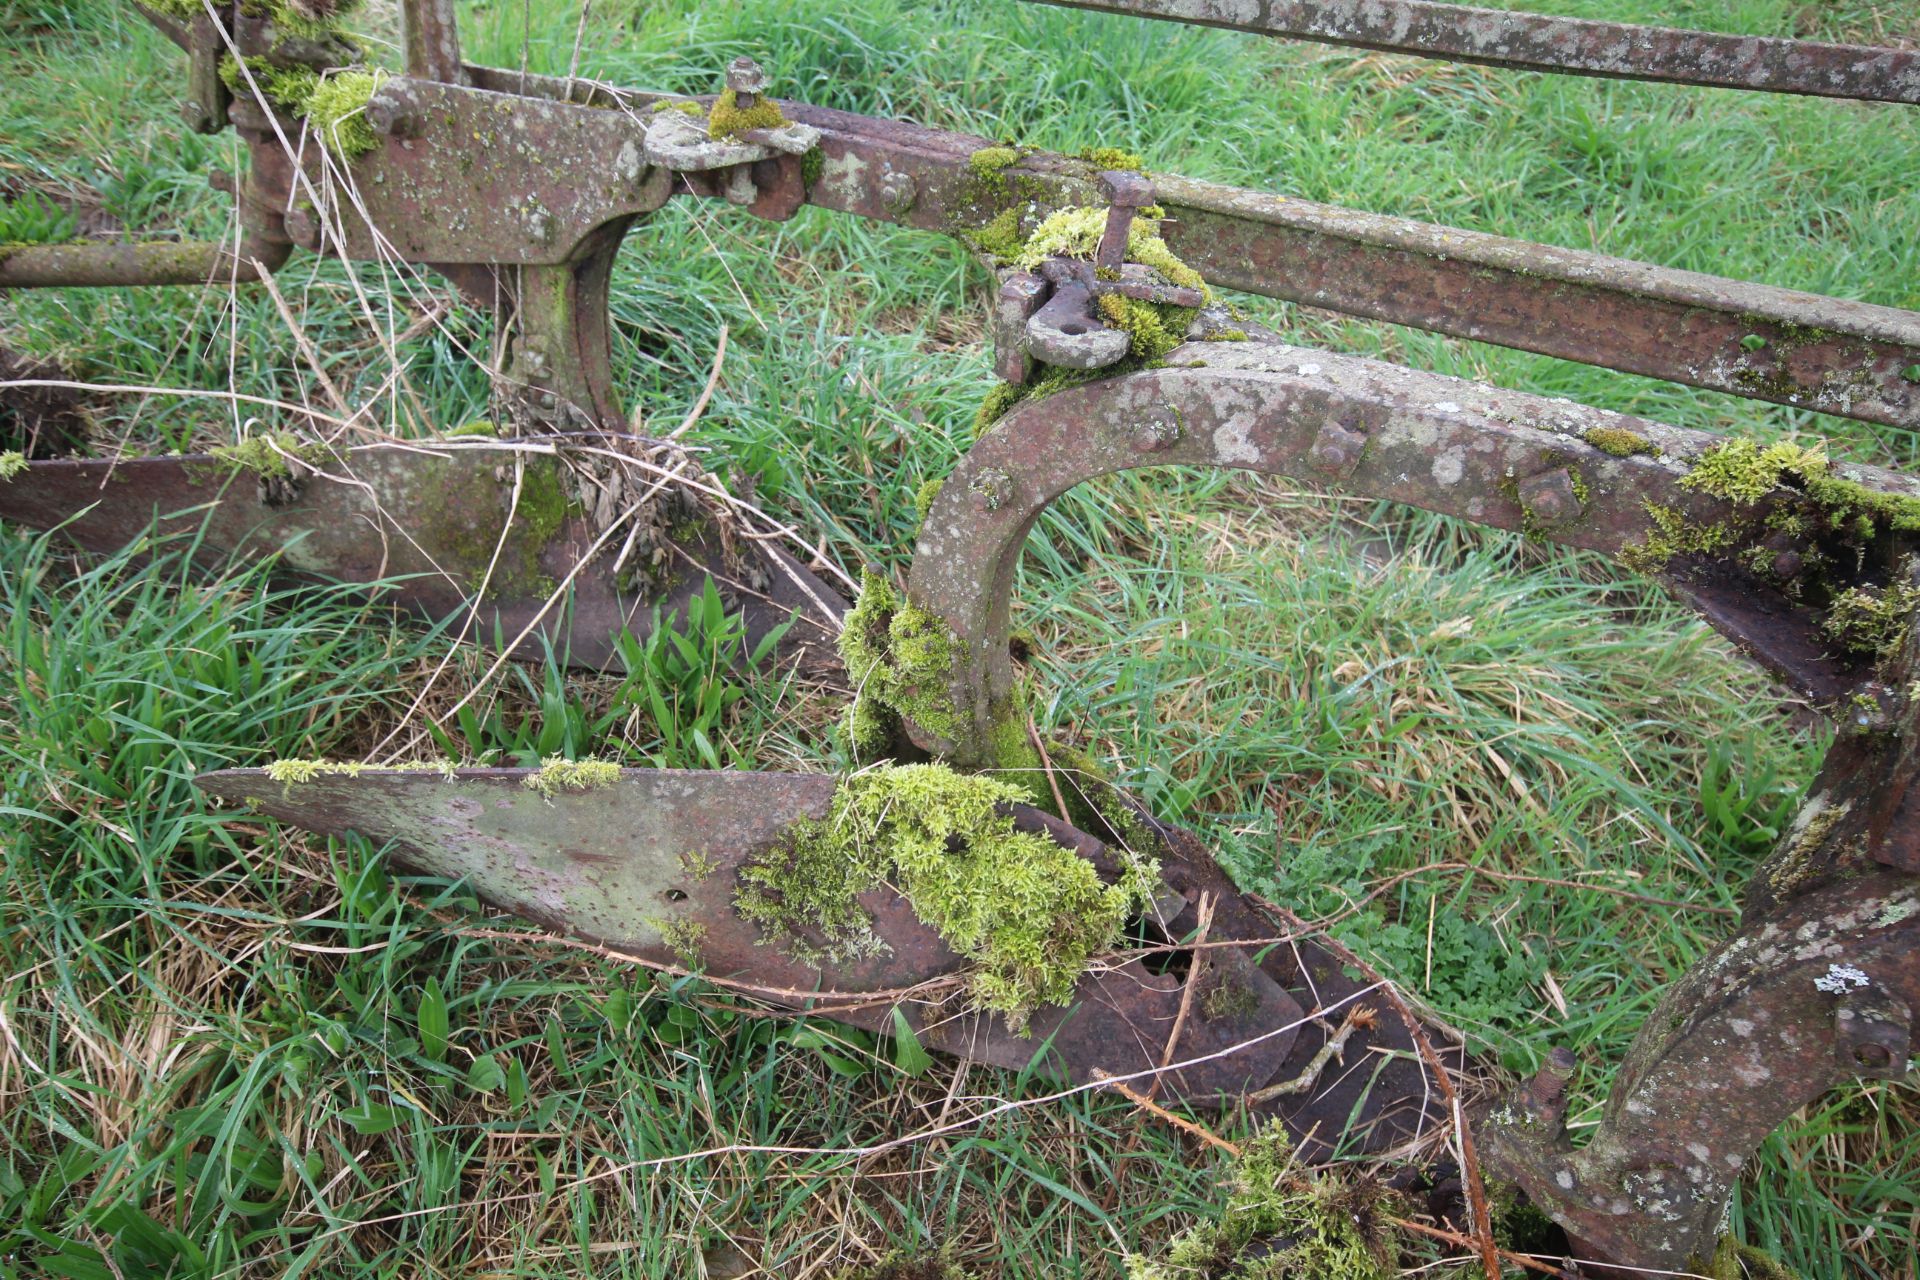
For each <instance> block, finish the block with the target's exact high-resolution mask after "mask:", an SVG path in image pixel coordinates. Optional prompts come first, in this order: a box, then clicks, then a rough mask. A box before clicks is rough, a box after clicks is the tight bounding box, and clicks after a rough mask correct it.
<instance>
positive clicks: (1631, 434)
mask: <svg viewBox="0 0 1920 1280" xmlns="http://www.w3.org/2000/svg"><path fill="white" fill-rule="evenodd" d="M1580 438H1581V439H1582V440H1585V441H1586V442H1587V443H1588V444H1590V445H1592V446H1593V447H1594V448H1596V449H1598V450H1600V452H1602V453H1606V454H1611V455H1613V456H1614V457H1616V458H1631V457H1633V456H1634V455H1635V454H1636V453H1644V454H1647V455H1649V456H1651V457H1655V458H1657V457H1659V456H1660V446H1659V445H1657V444H1655V443H1654V442H1653V441H1651V440H1649V439H1647V438H1646V437H1645V436H1643V435H1641V434H1640V433H1639V432H1638V431H1632V430H1629V429H1628V428H1626V427H1589V428H1587V430H1586V433H1585V434H1584V435H1582V436H1581V437H1580Z"/></svg>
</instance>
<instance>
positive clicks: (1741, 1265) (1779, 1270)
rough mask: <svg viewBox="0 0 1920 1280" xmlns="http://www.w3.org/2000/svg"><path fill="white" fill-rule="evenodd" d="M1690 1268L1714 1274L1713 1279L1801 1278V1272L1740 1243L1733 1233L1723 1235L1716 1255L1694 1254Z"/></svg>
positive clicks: (1765, 1253) (1750, 1246) (1759, 1250)
mask: <svg viewBox="0 0 1920 1280" xmlns="http://www.w3.org/2000/svg"><path fill="white" fill-rule="evenodd" d="M1687 1270H1688V1271H1693V1272H1698V1273H1699V1274H1700V1275H1703V1276H1711V1277H1713V1280H1800V1273H1799V1272H1797V1271H1795V1270H1794V1269H1793V1268H1792V1267H1789V1266H1788V1265H1787V1264H1786V1263H1784V1262H1781V1261H1780V1260H1779V1259H1778V1258H1775V1257H1774V1256H1773V1255H1772V1254H1770V1253H1767V1252H1766V1251H1764V1250H1761V1249H1756V1248H1754V1247H1753V1246H1752V1245H1748V1244H1741V1243H1740V1242H1739V1241H1738V1240H1735V1239H1734V1238H1733V1237H1732V1236H1731V1235H1725V1236H1722V1237H1720V1245H1719V1247H1718V1248H1716V1249H1715V1250H1714V1251H1713V1259H1712V1261H1710V1262H1706V1263H1702V1262H1701V1261H1700V1260H1699V1259H1698V1258H1694V1259H1693V1260H1692V1261H1690V1262H1688V1263H1687Z"/></svg>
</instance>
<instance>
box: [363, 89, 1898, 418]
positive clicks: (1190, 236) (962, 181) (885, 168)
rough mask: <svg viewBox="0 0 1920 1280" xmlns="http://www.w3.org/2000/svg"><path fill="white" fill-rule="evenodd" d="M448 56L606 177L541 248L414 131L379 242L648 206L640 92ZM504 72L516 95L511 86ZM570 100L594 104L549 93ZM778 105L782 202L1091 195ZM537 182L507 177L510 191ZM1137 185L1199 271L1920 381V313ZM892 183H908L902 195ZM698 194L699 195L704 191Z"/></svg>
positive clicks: (381, 173) (1781, 380)
mask: <svg viewBox="0 0 1920 1280" xmlns="http://www.w3.org/2000/svg"><path fill="white" fill-rule="evenodd" d="M468 70H469V73H470V78H471V79H472V81H473V83H474V84H475V86H476V87H477V88H478V89H480V90H484V91H485V93H484V94H481V95H477V96H475V97H471V98H464V99H458V95H459V94H460V93H461V91H459V90H450V89H444V88H436V89H434V90H433V93H434V95H435V101H441V100H442V98H443V97H444V98H445V99H446V100H449V101H452V100H456V99H457V100H460V101H463V102H464V103H465V104H466V105H465V106H464V107H463V111H464V112H465V114H464V115H463V116H462V117H461V118H462V119H468V117H471V122H473V123H476V124H484V125H485V127H486V129H487V130H488V132H489V136H504V135H503V134H502V133H501V132H500V131H501V130H503V129H506V128H508V127H509V126H507V125H505V124H504V123H503V121H504V120H505V119H506V117H508V116H510V115H511V114H512V113H513V112H514V111H515V110H516V109H518V108H521V107H532V108H533V109H535V110H536V111H544V112H545V113H546V114H545V115H544V116H542V117H541V118H542V119H545V118H547V117H551V119H552V121H553V122H554V123H552V124H551V125H550V126H548V125H541V126H540V127H539V128H537V129H535V128H533V127H532V126H529V128H528V132H527V133H526V135H525V136H526V138H528V139H530V140H534V141H537V140H538V139H539V138H541V137H544V136H545V131H546V130H547V129H548V128H549V127H551V128H552V129H553V130H557V131H561V132H564V133H566V135H567V136H568V137H569V138H571V139H572V141H570V142H569V143H568V144H567V148H568V150H567V154H569V155H573V154H574V151H575V150H577V151H578V153H579V156H580V163H582V164H591V165H593V166H595V167H594V168H593V169H590V170H588V171H589V172H599V173H602V174H608V173H612V174H614V175H615V176H614V177H610V178H606V177H603V178H602V179H601V180H596V181H591V182H586V183H579V184H577V185H576V188H575V189H573V190H571V191H569V192H564V193H561V192H548V193H547V194H545V195H542V196H540V197H539V202H540V207H541V208H546V209H549V210H550V211H551V212H552V213H553V214H554V217H555V223H554V227H555V230H554V244H553V245H552V246H548V247H546V248H545V249H542V248H541V247H540V246H539V245H538V244H537V243H536V241H535V238H534V237H533V236H532V235H531V234H530V232H529V224H527V223H526V221H525V210H526V209H528V208H530V207H531V206H529V205H528V204H526V203H525V202H522V203H521V204H519V205H517V206H516V205H514V204H513V203H512V201H513V200H514V199H516V198H517V193H515V192H512V191H510V190H508V188H510V187H512V186H513V175H514V174H515V172H516V171H515V170H514V169H513V168H511V167H508V166H507V165H506V162H505V161H504V160H501V161H497V162H493V163H497V164H499V165H500V166H501V172H502V175H503V176H502V177H501V178H500V179H499V180H498V181H497V182H494V183H492V184H490V185H489V184H487V183H483V184H482V187H483V190H481V191H480V192H479V194H478V195H473V194H466V193H463V191H462V189H461V187H460V185H459V183H458V182H457V181H456V177H457V174H458V172H459V170H460V168H461V167H462V165H465V164H467V163H469V162H468V161H467V160H466V159H465V158H464V155H465V153H464V152H460V151H455V152H454V153H453V154H449V155H425V154H416V152H418V151H420V150H421V149H422V148H423V147H424V144H423V143H419V142H416V143H414V144H412V145H413V146H414V148H415V150H414V151H408V150H406V148H405V147H404V146H402V145H400V144H395V143H392V142H389V144H388V145H387V147H386V148H385V149H384V150H383V151H382V152H381V153H379V154H378V155H377V156H375V157H370V158H368V159H367V160H364V161H362V162H361V168H360V170H359V171H360V172H363V173H364V174H365V175H366V176H365V177H363V178H362V180H361V184H360V185H361V188H362V190H367V189H369V188H371V187H376V186H377V187H380V188H382V194H381V196H380V201H379V203H380V207H381V209H382V210H383V212H381V213H380V214H378V215H377V216H376V218H375V221H376V224H377V225H379V226H380V227H381V228H382V229H383V231H384V230H386V229H387V224H388V223H389V222H390V221H392V220H393V219H394V218H395V217H398V218H400V219H401V222H400V224H399V225H397V226H395V227H394V228H393V231H392V233H391V234H394V235H397V236H398V237H399V238H400V240H401V242H405V241H406V240H407V238H408V237H410V236H415V235H420V236H427V235H431V236H432V237H433V238H434V239H435V241H436V243H435V246H434V248H435V249H436V251H437V252H438V257H436V258H434V259H433V260H436V261H449V262H451V261H482V260H499V261H557V260H559V259H560V258H561V257H562V256H564V255H563V251H562V249H561V248H560V247H559V246H564V245H566V244H570V243H573V241H572V240H570V239H569V237H570V236H572V235H574V234H584V229H585V228H586V227H589V226H593V225H598V224H599V223H601V222H610V221H613V220H616V219H619V218H623V217H627V216H631V215H636V214H639V213H643V212H646V211H647V210H648V209H650V208H652V207H656V206H654V205H653V204H652V201H653V199H654V196H653V195H652V193H651V189H650V188H649V189H648V190H647V192H646V193H645V194H642V193H641V192H640V191H639V190H630V189H629V185H630V184H627V179H626V178H624V177H619V176H618V175H619V174H624V173H626V172H628V171H627V170H624V169H619V168H618V166H617V165H616V164H615V161H616V160H617V158H618V157H620V156H622V155H625V154H627V148H628V147H629V145H630V146H631V147H632V148H633V150H632V154H633V155H634V156H636V157H639V156H644V154H645V153H644V145H645V137H646V117H647V115H648V114H649V112H648V108H650V107H651V105H652V104H653V103H655V102H657V101H660V100H661V98H660V96H659V95H653V94H644V93H627V92H624V91H616V90H612V89H610V88H608V87H606V86H586V85H584V84H575V85H574V86H573V87H572V89H571V90H569V89H568V88H567V85H566V83H565V82H564V81H563V80H561V79H559V78H556V77H539V76H527V77H521V76H520V75H518V74H517V73H514V72H506V71H498V70H489V69H487V68H480V67H469V68H468ZM523 80H524V82H525V93H526V94H527V95H528V96H527V97H524V98H521V97H515V96H513V95H514V94H515V91H517V90H519V89H520V88H521V85H522V81H523ZM468 92H471V91H468ZM488 95H492V96H488ZM540 100H544V101H540ZM702 101H703V102H704V100H702ZM574 102H579V103H581V104H584V103H585V102H592V103H593V104H594V106H592V107H587V106H585V105H571V106H570V105H568V104H569V103H574ZM780 106H781V109H782V111H784V112H785V113H786V115H787V116H788V118H789V119H792V120H795V121H797V122H800V123H804V124H806V125H809V126H811V127H813V128H815V129H818V130H819V131H820V153H821V156H822V158H823V164H822V166H821V174H820V177H819V179H818V180H817V181H815V182H813V183H812V184H811V185H809V186H806V187H805V188H804V195H805V199H806V201H807V203H810V204H815V205H819V206H820V207H822V208H828V209H836V210H839V211H841V212H846V213H852V214H855V215H858V216H860V217H865V218H872V219H875V220H879V221H885V222H895V223H899V224H901V225H905V226H912V227H918V228H922V229H925V230H929V231H939V232H942V233H946V234H952V233H954V232H957V231H966V230H972V229H974V228H977V227H979V226H982V225H984V224H985V223H986V222H987V221H989V220H990V219H991V218H992V217H993V216H994V214H995V212H996V211H997V209H998V208H1000V207H1002V206H1003V205H1004V204H1016V205H1025V204H1026V203H1028V202H1032V204H1033V205H1034V206H1035V207H1036V208H1038V209H1040V210H1045V209H1051V208H1062V207H1071V206H1081V205H1099V204H1104V203H1106V196H1105V195H1104V193H1103V192H1102V191H1101V190H1100V188H1099V186H1098V180H1097V175H1096V173H1095V171H1094V170H1093V168H1092V166H1090V165H1088V164H1086V163H1085V162H1083V161H1078V160H1074V159H1071V158H1069V157H1064V156H1055V155H1048V154H1045V153H1035V154H1033V155H1030V156H1025V157H1023V158H1022V159H1021V161H1020V162H1019V163H1018V164H1017V165H1014V166H1012V167H1010V168H1008V169H1006V170H1004V171H1003V172H1002V174H1001V175H1000V182H1001V183H1002V184H1004V189H1002V188H993V189H988V188H987V187H986V186H985V185H983V183H982V180H981V178H980V176H979V174H978V173H976V172H975V171H974V169H973V168H972V165H971V162H970V161H971V156H972V154H973V153H974V152H975V151H977V150H979V149H981V148H983V147H987V146H991V145H993V144H992V143H991V142H990V140H988V139H985V138H978V137H973V136H971V135H966V134H956V133H949V132H945V131H941V130H935V129H926V128H922V127H920V126H917V125H911V124H906V123H902V122H899V121H889V120H876V119H873V118H871V117H866V116H860V115H856V114H854V113H851V112H844V111H835V110H831V109H828V108H821V107H810V106H807V105H806V104H804V103H795V102H785V101H783V102H781V104H780ZM608 107H614V108H621V109H616V110H607V109H606V108H608ZM488 121H491V123H486V122H488ZM515 136H516V137H517V136H518V135H515ZM459 145H460V144H459V142H458V139H454V140H452V141H450V142H449V143H448V144H447V146H448V147H457V146H459ZM515 145H516V146H517V145H521V144H520V143H518V142H516V144H515ZM526 145H532V143H531V142H529V143H528V144H526ZM431 150H434V151H436V152H437V151H440V150H444V148H431ZM389 164H392V165H393V166H395V168H394V169H393V170H392V171H388V170H387V166H388V165H389ZM572 171H573V170H568V172H572ZM408 174H418V175H419V181H420V182H422V183H424V184H425V188H424V189H425V190H426V191H427V192H428V193H429V194H428V195H427V196H425V197H423V196H420V195H413V196H410V195H409V194H408V178H407V176H406V175H408ZM376 176H378V179H379V180H377V181H376ZM547 181H548V179H546V178H543V177H534V176H530V175H526V174H521V175H520V185H522V186H527V187H528V190H529V191H532V190H535V189H536V188H538V189H540V190H544V189H545V188H544V187H541V185H540V184H541V183H545V182H547ZM1154 182H1155V187H1156V191H1157V194H1158V196H1159V198H1160V201H1161V203H1162V205H1163V206H1164V207H1165V208H1166V210H1167V212H1168V215H1169V221H1168V222H1167V223H1166V224H1165V225H1164V232H1165V234H1166V236H1167V241H1168V243H1169V245H1171V246H1172V248H1173V249H1174V250H1175V252H1177V253H1179V254H1180V255H1181V256H1182V257H1183V258H1185V259H1186V260H1187V261H1188V262H1189V263H1190V264H1191V265H1192V266H1193V267H1194V268H1195V269H1196V270H1198V271H1200V272H1201V274H1203V275H1204V276H1206V277H1207V279H1208V280H1209V281H1210V282H1212V283H1214V284H1217V285H1221V286H1225V287H1228V288H1233V289H1241V290H1245V291H1247V292H1249V293H1257V294H1263V295H1266V296H1269V297H1277V298H1284V299H1288V300H1290V301H1296V302H1301V303H1304V304H1307V305H1310V306H1316V307H1324V308H1327V309H1330V310H1335V311H1343V312H1347V313H1349V314H1353V315H1362V316H1368V317H1372V318H1375V319H1380V320H1386V321H1390V322H1392V323H1395V324H1407V325H1412V326H1415V327H1418V328H1423V329H1430V330H1433V331H1435V332H1439V333H1447V334H1453V335H1455V336H1459V337H1466V338H1472V339H1474V340H1476V341H1481V342H1490V343H1494V344H1497V345H1501V346H1508V347H1514V348H1517V349H1520V350H1525V351H1534V352H1539V353H1541V354H1544V355H1551V356H1557V357H1560V358H1563V359H1568V360H1575V361H1579V362H1581V363H1586V364H1595V365H1601V366H1604V367H1607V368H1613V369H1620V370H1623V371H1626V372H1631V373H1640V374H1645V375H1647V376H1650V377H1657V378H1665V379H1668V380H1670V381H1674V382H1681V383H1686V384H1688V385H1690V386H1698V387H1705V388H1708V389H1711V390H1715V391H1723V392H1726V393H1728V394H1731V395H1738V396H1745V397H1749V398H1752V399H1758V400H1768V401H1772V402H1774V403H1779V404H1790V405H1794V406H1796V407H1800V408H1807V409H1817V410H1819V411H1821V412H1823V413H1832V414H1836V415H1839V416H1842V417H1851V418H1857V419H1860V420H1863V421H1869V422H1879V423H1885V424H1888V425H1895V426H1915V425H1920V383H1917V382H1915V381H1912V380H1910V379H1909V377H1908V371H1910V370H1912V369H1914V368H1915V367H1920V315H1916V314H1915V313H1913V312H1909V311H1902V310H1899V309H1897V308H1892V307H1881V306H1875V305H1872V304H1868V303H1861V302H1853V301H1848V300H1844V299H1834V298H1823V297H1820V296H1818V295H1815V294H1809V293H1802V292H1797V291H1794V290H1789V289H1780V288H1776V287H1773V286H1770V285H1761V284H1753V283H1750V282H1746V281H1738V280H1730V279H1725V278H1722V277H1718V276H1709V275H1703V274H1700V273H1697V272H1690V271H1677V270H1673V269H1671V268H1666V267H1658V266H1651V265H1648V264H1644V263H1637V262H1631V261H1628V260H1625V259H1619V258H1610V257H1607V256H1605V255H1602V254H1596V253H1589V252H1584V251H1580V250H1573V249H1561V248H1555V247H1552V246H1547V245H1538V244H1530V243H1527V242H1525V241H1520V240H1512V239H1507V238H1504V237H1501V236H1494V235H1488V234H1485V233H1482V232H1475V231H1465V230H1459V229H1454V228H1448V227H1442V226H1436V225H1433V224H1430V223H1421V222H1414V221H1410V220H1408V219H1404V218H1395V217H1389V216H1386V215H1382V214H1372V213H1364V212H1360V211H1357V210H1351V209H1342V208H1339V207H1336V206H1332V205H1321V204H1315V203H1312V202H1310V201H1304V200H1296V199H1292V198H1289V197H1285V196H1278V195H1268V194H1263V193H1260V192H1254V191H1246V190H1243V189H1239V188H1233V187H1226V186H1221V185H1218V184H1215V183H1207V182H1199V181H1195V180H1192V179H1185V178H1178V177H1173V176H1169V175H1156V177H1155V179H1154ZM502 184H504V185H502ZM683 185H684V179H683ZM905 185H911V187H912V189H913V192H914V198H913V200H912V202H911V204H910V205H905V206H903V205H902V204H901V203H900V200H899V192H900V191H901V190H902V189H903V186H905ZM702 194H708V195H719V194H720V192H719V190H718V189H717V188H713V187H712V186H711V184H709V189H708V190H706V191H704V192H703V193H702ZM422 198H428V199H430V201H431V202H433V203H435V204H436V205H439V204H441V202H444V201H450V202H451V203H450V204H447V205H445V206H444V207H446V208H448V209H450V210H451V211H453V214H454V216H452V217H448V218H445V219H442V220H441V221H442V224H443V225H441V226H440V227H439V228H437V229H433V230H431V231H429V230H427V229H422V228H417V227H413V226H411V225H410V224H411V223H412V222H413V221H415V219H414V218H413V215H412V213H411V208H412V205H411V201H412V200H415V199H422ZM503 199H504V200H506V201H507V202H508V203H507V204H505V205H504V206H503V205H502V204H501V201H502V200H503ZM482 204H485V205H487V206H488V208H485V209H483V208H481V207H479V206H481V205H482ZM489 209H490V210H491V211H489ZM515 209H518V210H520V212H518V213H516V212H514V210H515ZM503 210H504V211H503ZM563 214H564V216H562V215H563ZM468 217H472V218H474V219H484V220H487V221H488V223H489V225H493V226H496V229H497V232H498V235H499V236H500V237H501V238H500V240H499V242H498V244H497V245H496V244H495V243H494V242H493V241H491V240H487V239H485V238H484V237H480V236H477V235H474V236H469V235H467V234H466V233H464V232H460V233H458V234H456V231H457V228H458V226H459V224H461V223H462V222H463V221H464V220H465V219H466V218H468ZM349 234H350V235H351V236H354V237H359V236H362V235H364V234H365V231H364V229H357V230H356V229H350V230H349ZM355 243H356V244H357V243H358V242H357V241H356V242H355ZM417 247H419V248H422V249H424V248H425V247H426V246H424V245H423V246H417ZM355 252H356V253H357V252H359V250H358V249H356V250H355ZM494 254H497V255H498V256H497V257H493V256H490V255H494ZM423 256H425V255H423Z"/></svg>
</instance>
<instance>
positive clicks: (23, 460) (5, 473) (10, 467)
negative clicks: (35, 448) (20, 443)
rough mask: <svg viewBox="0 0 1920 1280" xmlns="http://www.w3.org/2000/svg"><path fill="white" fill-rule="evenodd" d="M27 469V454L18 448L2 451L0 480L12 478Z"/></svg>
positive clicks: (0, 454)
mask: <svg viewBox="0 0 1920 1280" xmlns="http://www.w3.org/2000/svg"><path fill="white" fill-rule="evenodd" d="M26 469H27V455H26V454H24V453H21V452H20V451H19V450H18V449H10V450H8V451H7V452H5V453H0V480H11V479H13V478H14V477H15V476H17V475H19V474H20V473H21V472H23V471H25V470H26Z"/></svg>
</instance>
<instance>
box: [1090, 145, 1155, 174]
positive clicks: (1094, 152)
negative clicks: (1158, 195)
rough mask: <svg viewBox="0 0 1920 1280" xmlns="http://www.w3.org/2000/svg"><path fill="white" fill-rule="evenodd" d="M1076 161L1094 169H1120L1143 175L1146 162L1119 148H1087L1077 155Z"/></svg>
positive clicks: (1145, 169)
mask: <svg viewBox="0 0 1920 1280" xmlns="http://www.w3.org/2000/svg"><path fill="white" fill-rule="evenodd" d="M1075 158H1076V159H1080V160H1085V161H1086V162H1087V163H1088V164H1090V165H1092V166H1093V167H1094V168H1096V169H1122V170H1126V171H1127V172H1130V173H1145V172H1146V171H1147V162H1146V161H1145V160H1143V159H1141V158H1140V157H1139V156H1138V155H1136V154H1135V153H1133V152H1131V151H1123V150H1121V149H1120V148H1119V147H1088V148H1087V149H1086V150H1085V151H1082V152H1079V153H1077V155H1076V157H1075Z"/></svg>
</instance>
